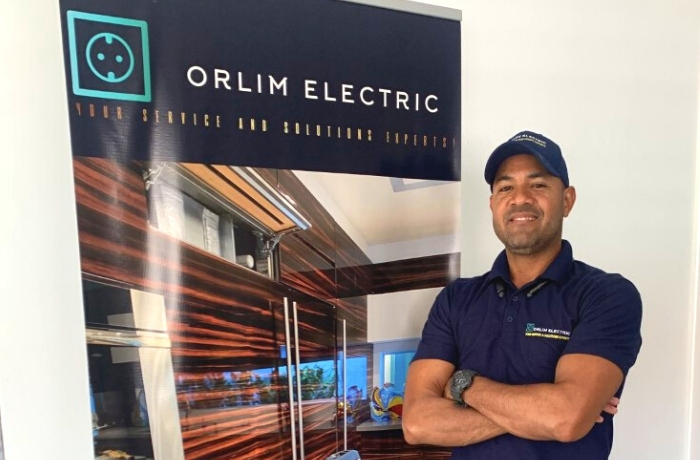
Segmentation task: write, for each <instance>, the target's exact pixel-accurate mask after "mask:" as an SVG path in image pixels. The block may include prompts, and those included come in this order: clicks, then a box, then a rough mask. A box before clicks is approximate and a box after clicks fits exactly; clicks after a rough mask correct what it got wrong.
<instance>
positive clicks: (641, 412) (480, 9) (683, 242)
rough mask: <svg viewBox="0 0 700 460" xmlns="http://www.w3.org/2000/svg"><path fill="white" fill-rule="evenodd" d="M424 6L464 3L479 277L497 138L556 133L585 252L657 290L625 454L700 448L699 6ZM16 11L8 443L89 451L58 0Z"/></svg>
mask: <svg viewBox="0 0 700 460" xmlns="http://www.w3.org/2000/svg"><path fill="white" fill-rule="evenodd" d="M426 1H427V2H428V3H434V4H437V5H441V6H446V7H451V8H458V9H462V10H463V14H464V20H463V28H462V30H463V32H462V33H463V38H462V46H463V52H462V55H463V88H464V90H463V144H462V145H463V151H464V161H463V205H464V213H463V219H462V227H463V234H464V235H463V244H462V248H463V250H462V253H463V259H462V267H463V273H464V274H465V275H470V274H474V273H480V272H483V271H485V270H487V269H488V268H489V266H490V264H491V261H492V259H493V257H494V255H495V254H496V253H497V252H498V250H499V246H500V245H499V244H498V241H497V240H496V239H495V237H493V235H492V231H491V228H490V224H489V219H490V218H489V213H488V208H487V206H486V204H487V198H488V190H487V187H486V185H485V184H484V182H483V179H482V170H483V164H484V162H485V159H486V157H487V155H488V153H489V152H490V150H491V149H492V148H493V147H494V146H495V145H496V144H498V143H499V142H501V141H502V140H505V138H507V137H508V136H510V135H511V134H513V133H515V132H516V131H519V130H520V129H524V128H528V129H533V130H539V131H541V132H543V133H545V134H547V135H549V136H551V137H552V138H553V139H555V140H557V141H558V142H559V143H560V144H561V145H562V147H563V148H564V151H565V154H566V156H567V159H568V161H569V166H570V169H571V179H572V183H574V184H575V185H576V186H577V187H578V192H579V202H578V203H577V205H576V208H575V209H574V212H573V215H572V217H571V218H570V219H569V221H568V222H567V225H566V230H565V233H566V237H567V238H569V239H570V240H571V241H572V242H573V244H574V249H575V254H576V256H577V257H578V258H580V259H582V260H585V261H588V262H590V263H593V264H596V265H599V266H600V267H601V268H604V269H607V270H610V271H619V272H622V273H624V274H625V275H627V276H628V277H629V278H630V279H632V280H633V281H634V282H635V283H636V284H637V286H638V287H639V289H640V291H641V292H642V296H643V298H644V302H645V317H644V326H643V333H644V345H643V349H642V353H641V355H640V358H639V361H638V364H637V365H636V366H635V367H634V368H633V369H632V371H631V373H630V379H629V383H628V386H627V388H626V391H625V395H624V398H623V402H622V405H621V410H622V412H621V414H620V415H619V417H618V419H617V425H616V440H615V447H614V455H613V458H614V459H634V460H645V459H657V458H664V459H687V460H690V459H697V458H700V445H698V444H700V441H698V436H700V435H698V433H700V421H698V420H697V419H696V420H695V422H694V423H695V424H694V425H693V426H692V427H691V422H690V414H691V410H692V411H693V413H694V414H695V415H696V417H698V416H699V414H700V406H699V404H700V396H699V395H698V394H697V392H698V388H699V387H700V384H698V383H697V382H698V381H699V380H700V370H699V369H700V364H698V365H696V367H695V368H694V369H691V363H692V358H691V351H692V349H693V348H692V345H693V344H695V346H700V343H699V339H698V338H697V337H693V336H692V335H691V330H692V325H693V318H695V321H697V316H693V313H694V312H693V305H694V300H695V299H696V298H697V293H696V292H694V291H693V289H694V286H695V278H696V274H697V273H696V270H695V269H694V254H695V252H696V247H695V242H694V241H695V240H694V223H695V221H696V214H697V213H696V205H695V200H694V196H695V186H694V183H695V173H694V171H695V166H696V165H695V157H696V154H697V137H698V135H697V133H698V84H699V81H698V75H699V74H700V69H699V66H698V61H699V54H700V51H699V50H700V45H699V35H700V25H699V22H700V19H699V17H700V11H699V10H698V9H699V8H700V2H697V1H696V0H646V1H639V0H636V1H632V0H618V1H615V2H610V1H604V0H588V1H572V0H507V1H506V0H491V1H489V2H485V1H476V0H426ZM2 12H3V14H2V15H0V18H1V19H0V21H1V23H0V25H1V26H2V27H0V30H1V32H0V39H1V40H0V43H1V44H0V47H1V49H2V54H1V56H0V57H1V58H2V62H3V70H4V71H5V72H3V73H2V77H0V78H1V80H0V81H1V82H2V85H1V86H0V87H2V91H3V93H2V96H3V98H2V100H3V110H2V111H0V113H2V115H0V116H1V117H2V118H1V119H0V127H1V128H0V129H2V132H1V135H0V142H2V152H3V155H4V161H5V162H4V168H5V176H4V179H3V181H1V182H0V184H1V185H0V187H1V188H0V196H2V197H3V198H2V200H3V208H4V212H3V214H4V215H5V216H6V218H9V219H10V222H11V224H10V225H7V224H5V225H2V226H0V232H1V234H0V238H1V240H2V241H3V243H2V246H0V247H2V253H1V254H0V260H2V271H1V272H0V280H1V281H0V283H2V284H1V287H2V289H1V291H0V292H3V294H6V293H8V292H10V293H11V297H10V300H11V301H9V302H8V301H6V299H5V298H4V299H3V303H2V321H1V322H0V409H1V410H2V424H3V435H4V448H5V456H6V459H7V460H34V459H41V458H54V457H55V453H56V452H70V456H71V458H73V459H77V460H89V459H91V458H92V452H91V440H90V414H89V409H88V402H87V398H86V397H85V395H87V391H88V390H87V367H86V360H85V349H84V341H83V326H82V312H81V309H80V305H81V303H80V302H81V300H80V293H79V284H78V283H79V275H78V270H79V269H78V253H77V241H76V239H77V238H76V235H77V230H76V223H75V210H74V201H73V190H72V183H71V172H70V161H69V160H70V151H69V147H68V126H67V119H66V116H65V114H66V107H65V96H64V93H65V86H64V76H63V62H62V56H61V48H60V43H61V39H60V33H59V20H58V18H59V15H58V4H57V2H46V1H39V0H27V1H24V2H4V3H3V8H2ZM7 69H10V72H9V73H7ZM38 133H40V135H39V134H38ZM5 222H7V221H5ZM697 356H698V353H696V355H695V358H694V359H695V362H696V364H697V363H698V357H697ZM691 374H694V375H695V377H696V381H695V392H696V393H695V396H696V397H695V398H694V399H691V386H692V385H693V382H692V381H691ZM691 404H692V407H691ZM691 428H692V429H693V431H692V436H693V439H694V441H695V443H696V445H695V446H694V449H696V450H695V451H693V453H692V454H691V453H690V439H691ZM39 432H40V433H41V437H40V438H39V437H38V433H39Z"/></svg>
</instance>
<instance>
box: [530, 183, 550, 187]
mask: <svg viewBox="0 0 700 460" xmlns="http://www.w3.org/2000/svg"><path fill="white" fill-rule="evenodd" d="M532 187H533V188H546V187H547V184H542V183H539V182H538V183H536V184H532Z"/></svg>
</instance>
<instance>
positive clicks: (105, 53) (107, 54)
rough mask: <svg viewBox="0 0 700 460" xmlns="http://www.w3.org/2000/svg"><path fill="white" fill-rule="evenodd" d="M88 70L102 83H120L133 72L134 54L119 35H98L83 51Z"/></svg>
mask: <svg viewBox="0 0 700 460" xmlns="http://www.w3.org/2000/svg"><path fill="white" fill-rule="evenodd" d="M85 55H86V58H87V62H88V65H89V66H90V70H92V73H94V74H95V75H96V76H97V77H99V78H100V79H101V80H102V81H106V82H108V83H121V82H123V81H124V80H126V79H127V78H129V76H130V75H131V74H132V73H133V72H134V52H133V51H131V47H130V46H129V44H128V43H127V42H126V41H124V39H123V38H121V37H120V36H119V35H115V34H111V33H104V32H103V33H100V34H97V35H95V36H94V37H92V39H90V42H88V46H87V50H85Z"/></svg>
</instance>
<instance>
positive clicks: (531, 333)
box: [525, 323, 571, 340]
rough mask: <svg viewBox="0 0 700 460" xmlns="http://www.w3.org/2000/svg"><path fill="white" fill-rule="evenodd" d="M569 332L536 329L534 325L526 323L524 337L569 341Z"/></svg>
mask: <svg viewBox="0 0 700 460" xmlns="http://www.w3.org/2000/svg"><path fill="white" fill-rule="evenodd" d="M570 335H571V331H562V330H561V329H553V328H549V327H538V326H536V325H535V323H527V325H526V326H525V337H542V338H544V339H559V340H569V336H570Z"/></svg>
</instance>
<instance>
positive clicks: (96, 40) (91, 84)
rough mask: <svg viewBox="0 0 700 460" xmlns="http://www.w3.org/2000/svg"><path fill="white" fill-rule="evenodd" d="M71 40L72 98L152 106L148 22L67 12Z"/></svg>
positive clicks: (69, 38)
mask: <svg viewBox="0 0 700 460" xmlns="http://www.w3.org/2000/svg"><path fill="white" fill-rule="evenodd" d="M68 40H69V47H70V63H71V80H72V84H73V94H75V95H77V96H88V97H99V98H104V99H118V100H122V101H139V102H151V66H150V58H149V52H148V50H149V48H148V25H147V24H146V22H145V21H141V20H137V19H126V18H118V17H114V16H104V15H101V14H92V13H84V12H81V11H68Z"/></svg>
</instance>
